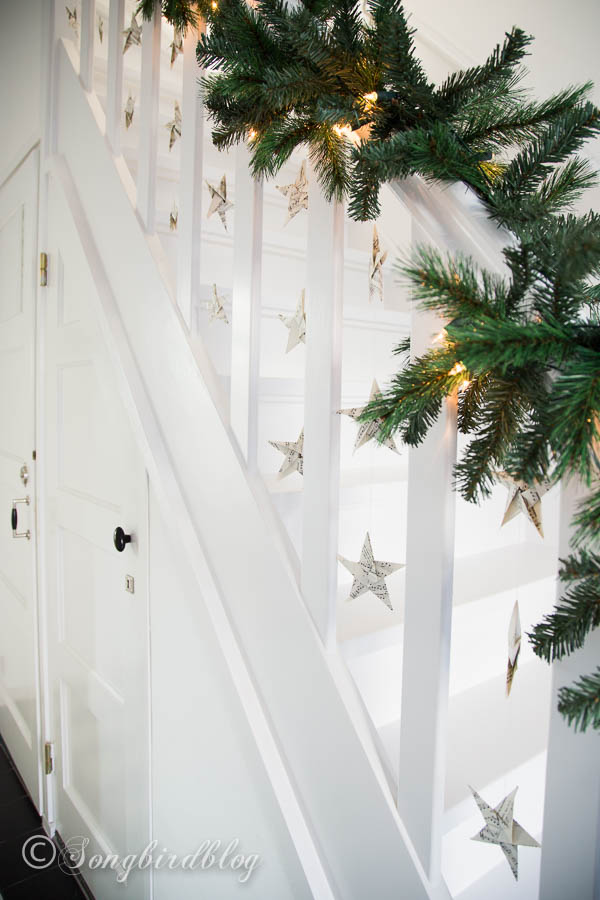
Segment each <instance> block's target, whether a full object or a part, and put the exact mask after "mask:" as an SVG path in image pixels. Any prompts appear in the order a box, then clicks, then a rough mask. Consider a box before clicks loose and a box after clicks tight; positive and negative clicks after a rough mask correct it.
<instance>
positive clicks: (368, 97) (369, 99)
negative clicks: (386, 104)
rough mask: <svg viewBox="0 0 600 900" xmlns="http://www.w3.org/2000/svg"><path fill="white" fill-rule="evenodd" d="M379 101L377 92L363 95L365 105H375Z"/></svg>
mask: <svg viewBox="0 0 600 900" xmlns="http://www.w3.org/2000/svg"><path fill="white" fill-rule="evenodd" d="M378 99H379V94H378V93H377V91H371V93H370V94H363V100H364V101H365V103H377V100H378Z"/></svg>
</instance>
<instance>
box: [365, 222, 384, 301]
mask: <svg viewBox="0 0 600 900" xmlns="http://www.w3.org/2000/svg"><path fill="white" fill-rule="evenodd" d="M386 259H387V250H386V252H385V253H382V252H381V245H380V243H379V235H378V233H377V226H376V225H373V244H372V247H371V261H370V263H369V303H370V302H371V300H372V299H373V297H376V298H378V299H379V300H380V301H381V302H383V268H382V266H383V264H384V262H385V261H386Z"/></svg>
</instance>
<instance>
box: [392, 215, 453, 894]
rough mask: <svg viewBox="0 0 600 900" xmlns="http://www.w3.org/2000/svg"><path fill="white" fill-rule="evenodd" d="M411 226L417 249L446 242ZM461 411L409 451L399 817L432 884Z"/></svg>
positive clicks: (416, 327) (416, 342) (419, 341)
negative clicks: (433, 238)
mask: <svg viewBox="0 0 600 900" xmlns="http://www.w3.org/2000/svg"><path fill="white" fill-rule="evenodd" d="M436 237H437V238H438V240H437V241H434V240H432V235H431V234H430V233H427V232H425V231H424V230H423V229H422V228H421V227H420V226H419V225H418V224H417V223H416V222H414V221H413V243H426V244H431V243H436V242H437V243H442V246H443V242H442V241H440V240H439V238H440V236H438V235H436ZM441 328H442V323H441V322H440V320H439V319H438V318H437V316H436V315H434V314H433V313H428V312H422V311H419V310H416V309H415V310H413V315H412V328H411V354H412V356H413V357H414V356H419V355H421V354H422V353H423V352H424V351H425V350H426V349H427V348H428V347H430V346H431V344H432V340H433V338H434V337H435V335H436V334H437V333H439V332H440V330H441ZM455 460H456V404H455V402H454V401H452V400H448V401H446V403H445V404H444V408H443V411H442V413H441V415H440V417H439V419H438V421H437V423H436V424H435V425H434V426H433V428H431V429H430V431H429V434H428V435H427V437H426V438H425V440H424V442H423V443H422V444H421V445H420V446H419V447H416V448H411V449H410V450H409V464H408V500H407V507H408V508H407V522H408V536H407V542H406V599H405V609H404V651H403V654H404V655H403V666H402V706H401V733H400V770H399V782H398V811H399V813H400V815H401V817H402V819H403V821H404V823H405V825H406V827H407V829H408V833H409V835H410V837H411V839H412V841H413V843H414V846H415V849H416V850H417V853H418V854H419V857H420V859H421V862H422V864H423V867H424V868H425V871H426V872H427V874H428V875H429V878H430V879H431V881H432V882H433V883H435V882H436V881H439V879H440V877H441V873H440V865H441V841H442V816H443V811H444V784H445V769H446V747H445V741H446V719H447V711H448V679H449V669H450V629H451V621H452V578H453V567H454V511H455V495H454V493H453V490H452V468H453V465H454V462H455Z"/></svg>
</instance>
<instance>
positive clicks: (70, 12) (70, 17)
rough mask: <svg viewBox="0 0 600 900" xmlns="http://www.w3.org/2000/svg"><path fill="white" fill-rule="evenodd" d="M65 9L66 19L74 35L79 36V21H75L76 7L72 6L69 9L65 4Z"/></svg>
mask: <svg viewBox="0 0 600 900" xmlns="http://www.w3.org/2000/svg"><path fill="white" fill-rule="evenodd" d="M65 10H66V13H67V21H68V23H69V25H70V27H71V28H72V29H73V32H74V34H75V37H79V22H78V21H77V7H76V6H73V9H69V7H68V6H65Z"/></svg>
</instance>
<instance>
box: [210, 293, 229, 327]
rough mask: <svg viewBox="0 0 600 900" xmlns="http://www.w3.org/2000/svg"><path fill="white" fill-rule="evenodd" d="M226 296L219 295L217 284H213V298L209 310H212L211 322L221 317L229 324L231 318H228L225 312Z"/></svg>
mask: <svg viewBox="0 0 600 900" xmlns="http://www.w3.org/2000/svg"><path fill="white" fill-rule="evenodd" d="M224 304H225V297H221V296H219V293H218V291H217V286H216V284H213V298H212V300H211V302H210V304H209V307H208V310H209V312H210V318H209V320H208V321H209V322H214V321H215V320H216V319H221V320H222V321H223V322H225V324H226V325H229V319H228V318H227V313H226V312H225V305H224Z"/></svg>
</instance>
